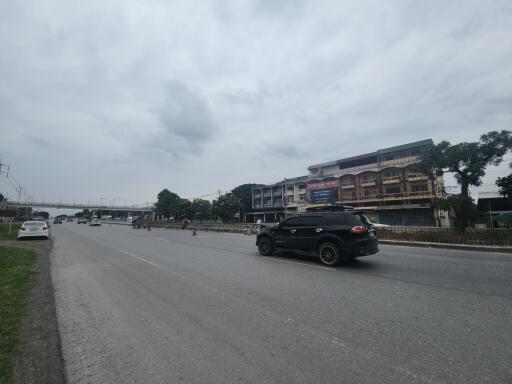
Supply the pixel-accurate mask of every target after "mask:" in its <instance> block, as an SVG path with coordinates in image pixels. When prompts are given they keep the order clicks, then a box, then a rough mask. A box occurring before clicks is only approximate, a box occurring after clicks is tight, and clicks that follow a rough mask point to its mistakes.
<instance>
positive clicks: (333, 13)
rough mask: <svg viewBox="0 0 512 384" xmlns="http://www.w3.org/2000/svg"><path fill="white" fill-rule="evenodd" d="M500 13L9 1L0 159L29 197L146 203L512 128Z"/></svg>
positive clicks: (511, 51)
mask: <svg viewBox="0 0 512 384" xmlns="http://www.w3.org/2000/svg"><path fill="white" fill-rule="evenodd" d="M511 16H512V6H511V5H510V1H508V0H496V1H493V2H482V1H481V0H467V1H465V2H464V4H463V5H461V4H460V3H457V2H450V3H447V2H445V1H441V0H433V1H428V2H418V1H410V0H398V1H396V2H394V3H393V5H389V4H386V3H384V2H381V3H375V2H374V1H370V0H358V1H355V0H354V1H334V0H318V1H273V0H267V1H263V0H262V1H257V0H254V1H253V0H246V1H243V0H241V1H236V2H225V1H217V2H203V1H190V2H184V1H176V2H167V1H151V2H139V1H132V0H125V1H122V0H113V1H112V2H108V3H105V2H104V1H99V0H90V1H87V2H81V3H76V2H73V3H66V2H62V1H58V0H47V1H44V2H41V1H36V0H27V1H26V2H24V3H23V5H20V4H19V2H18V1H16V0H3V1H1V2H0V20H1V22H0V50H1V52H2V54H1V55H0V84H2V86H1V87H0V137H1V139H0V157H1V158H3V161H5V162H8V163H9V164H10V165H11V169H12V170H13V172H14V174H15V175H16V176H17V178H18V179H19V180H20V182H22V183H23V184H24V185H25V186H26V187H27V189H29V190H31V194H33V195H34V196H35V197H37V195H39V196H40V197H41V196H42V195H43V194H44V195H46V197H47V199H49V198H51V196H53V198H55V199H57V200H58V199H59V197H62V198H63V199H64V200H66V199H68V200H69V199H73V198H74V197H76V199H77V200H81V201H84V200H85V201H86V200H87V199H88V198H90V199H94V198H98V197H100V196H101V197H104V198H105V197H118V196H121V197H123V198H124V199H126V200H128V201H136V200H138V201H139V202H141V201H153V200H154V197H155V195H156V193H157V192H158V191H159V190H160V189H161V188H163V187H168V188H170V189H172V190H175V191H176V192H178V193H180V194H182V195H184V196H192V197H193V196H198V195H203V194H205V193H208V192H210V191H215V190H218V189H222V190H226V189H229V188H231V187H233V186H236V185H238V184H241V183H243V182H271V181H275V180H279V179H282V178H283V177H293V176H298V175H302V174H304V173H305V172H306V167H307V166H308V165H310V164H313V163H318V162H321V161H327V160H332V159H338V158H342V157H344V156H351V155H357V154H360V153H366V152H369V151H372V150H375V149H378V148H382V147H387V146H392V145H396V144H401V143H404V142H407V141H414V140H419V139H424V138H425V137H432V138H433V139H434V140H435V141H440V140H442V139H447V140H449V141H451V142H457V141H463V140H466V141H469V140H475V139H476V138H478V136H479V135H480V134H481V133H482V132H484V131H486V130H491V129H497V130H499V129H510V118H511V115H510V110H511V109H510V90H511V89H512V75H511V72H510V68H512V39H510V36H512V24H511V23H510V19H511ZM169 79H176V80H174V81H170V82H169V81H168V80H169ZM20 148H22V149H23V150H22V151H20V150H19V149H20ZM34 158H44V159H45V161H44V162H35V161H34ZM63 159H65V161H63ZM276 161H277V162H278V164H279V166H275V164H276ZM503 167H505V168H506V165H503ZM48 170H51V172H50V171H48ZM505 171H506V172H507V173H508V172H509V170H508V168H506V170H505ZM42 175H44V177H43V176H42ZM76 175H80V176H79V177H77V176H76ZM501 175H503V173H502V174H501ZM68 180H73V182H71V183H69V182H68ZM490 184H492V180H491V182H490ZM0 192H2V190H0Z"/></svg>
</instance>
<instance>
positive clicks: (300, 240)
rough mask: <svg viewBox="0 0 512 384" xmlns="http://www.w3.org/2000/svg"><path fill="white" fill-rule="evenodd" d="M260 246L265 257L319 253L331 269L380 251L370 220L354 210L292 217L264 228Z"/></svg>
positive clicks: (259, 234)
mask: <svg viewBox="0 0 512 384" xmlns="http://www.w3.org/2000/svg"><path fill="white" fill-rule="evenodd" d="M256 245H257V247H258V250H259V252H260V254H261V255H263V256H269V255H272V254H273V253H274V251H278V250H287V251H307V252H315V253H316V255H317V256H318V257H319V258H320V261H321V262H322V263H323V264H325V265H328V266H335V265H339V264H341V263H342V262H350V261H353V260H354V259H355V258H357V257H362V256H368V255H373V254H375V253H377V252H378V251H379V248H378V240H377V236H376V234H375V230H374V229H373V227H372V225H371V222H370V220H369V219H368V218H367V217H366V216H364V215H363V214H361V213H357V212H353V211H342V212H314V213H303V214H295V215H290V216H288V217H286V218H285V219H284V220H283V221H282V222H280V223H278V224H277V225H275V226H270V227H264V228H261V229H260V230H259V231H258V234H257V236H256Z"/></svg>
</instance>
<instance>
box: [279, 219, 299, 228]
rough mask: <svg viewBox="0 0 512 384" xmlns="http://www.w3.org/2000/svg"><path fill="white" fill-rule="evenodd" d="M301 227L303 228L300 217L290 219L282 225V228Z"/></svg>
mask: <svg viewBox="0 0 512 384" xmlns="http://www.w3.org/2000/svg"><path fill="white" fill-rule="evenodd" d="M301 226H303V224H302V218H301V217H292V218H291V219H288V220H286V221H285V222H284V223H283V227H301Z"/></svg>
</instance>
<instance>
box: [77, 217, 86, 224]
mask: <svg viewBox="0 0 512 384" xmlns="http://www.w3.org/2000/svg"><path fill="white" fill-rule="evenodd" d="M76 223H77V224H87V219H86V218H85V217H80V218H78V219H77V220H76Z"/></svg>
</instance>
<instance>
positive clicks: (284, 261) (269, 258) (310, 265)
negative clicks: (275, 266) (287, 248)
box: [261, 256, 336, 271]
mask: <svg viewBox="0 0 512 384" xmlns="http://www.w3.org/2000/svg"><path fill="white" fill-rule="evenodd" d="M261 258H262V259H268V260H273V261H279V262H281V263H289V264H299V265H304V266H306V267H311V268H317V269H325V270H327V271H336V268H331V267H322V266H320V265H313V264H306V263H299V262H297V261H290V260H281V259H275V258H273V257H268V256H261Z"/></svg>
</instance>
